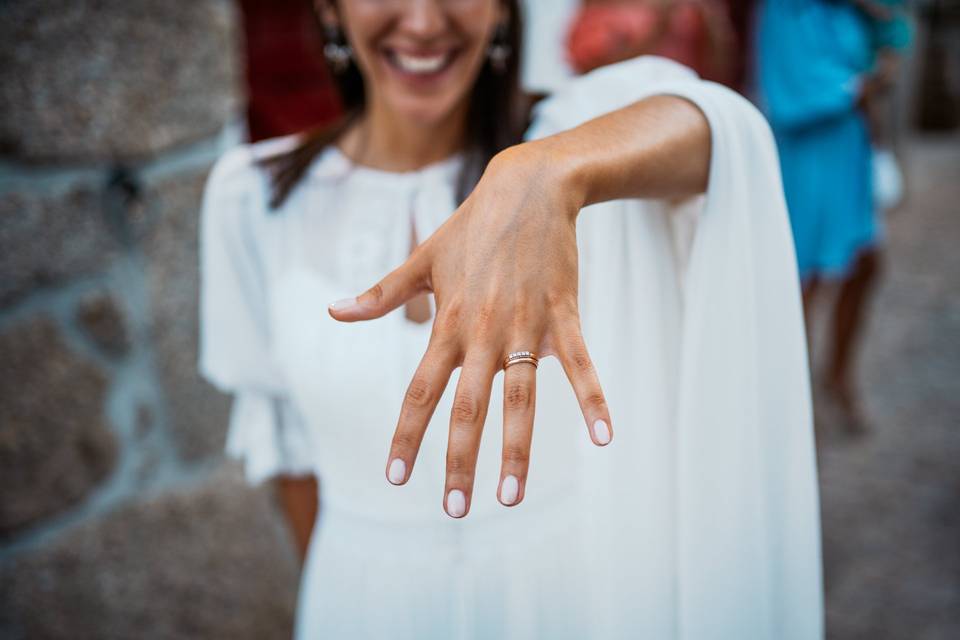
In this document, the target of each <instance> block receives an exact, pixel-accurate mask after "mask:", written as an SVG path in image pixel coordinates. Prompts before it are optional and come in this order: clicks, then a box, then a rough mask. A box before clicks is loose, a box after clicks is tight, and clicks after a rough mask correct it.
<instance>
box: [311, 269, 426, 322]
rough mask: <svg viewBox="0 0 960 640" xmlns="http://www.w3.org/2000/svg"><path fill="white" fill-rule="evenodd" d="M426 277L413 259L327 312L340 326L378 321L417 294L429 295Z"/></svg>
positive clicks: (337, 302)
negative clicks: (340, 323)
mask: <svg viewBox="0 0 960 640" xmlns="http://www.w3.org/2000/svg"><path fill="white" fill-rule="evenodd" d="M418 258H419V256H418ZM425 273H426V269H425V267H424V265H423V260H422V259H417V260H415V259H414V256H411V257H410V258H409V259H408V260H407V261H406V262H404V263H403V264H402V265H400V266H399V267H397V268H396V269H394V270H393V271H391V272H390V273H389V274H387V275H386V276H385V277H384V278H383V279H382V280H381V281H380V282H378V283H377V284H375V285H373V286H372V287H370V288H369V289H367V290H366V291H365V292H363V293H362V294H360V295H359V296H357V297H356V298H344V299H343V300H337V301H336V302H331V303H330V306H329V307H328V309H327V311H328V312H329V313H330V315H331V317H333V319H334V320H340V321H341V322H354V321H356V320H373V319H374V318H379V317H381V316H383V315H386V314H387V313H389V312H390V311H393V310H394V309H396V308H397V307H399V306H400V305H402V304H403V303H405V302H406V301H407V300H409V299H410V298H413V297H414V296H416V295H417V294H419V293H421V292H423V291H429V290H430V287H429V285H428V280H427V278H426V277H425Z"/></svg>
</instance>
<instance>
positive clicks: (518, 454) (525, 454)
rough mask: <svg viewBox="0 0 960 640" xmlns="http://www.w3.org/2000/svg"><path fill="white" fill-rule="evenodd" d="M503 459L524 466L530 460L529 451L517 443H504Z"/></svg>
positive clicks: (505, 461)
mask: <svg viewBox="0 0 960 640" xmlns="http://www.w3.org/2000/svg"><path fill="white" fill-rule="evenodd" d="M503 461H504V463H509V464H512V465H518V466H523V467H525V466H527V464H528V463H529V462H530V451H529V450H528V449H527V448H525V447H521V446H517V445H504V447H503Z"/></svg>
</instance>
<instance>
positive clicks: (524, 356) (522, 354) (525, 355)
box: [503, 351, 540, 369]
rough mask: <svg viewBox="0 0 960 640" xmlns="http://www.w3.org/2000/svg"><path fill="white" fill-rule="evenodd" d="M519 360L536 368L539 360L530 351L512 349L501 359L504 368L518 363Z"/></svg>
mask: <svg viewBox="0 0 960 640" xmlns="http://www.w3.org/2000/svg"><path fill="white" fill-rule="evenodd" d="M521 362H526V363H529V364H532V365H533V366H534V368H536V367H537V364H539V362H540V360H539V359H538V358H537V356H535V355H533V352H532V351H514V352H513V353H510V354H508V355H507V357H506V358H504V359H503V368H504V369H506V368H507V367H510V366H513V365H515V364H520V363H521Z"/></svg>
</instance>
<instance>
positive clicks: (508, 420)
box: [498, 342, 537, 507]
mask: <svg viewBox="0 0 960 640" xmlns="http://www.w3.org/2000/svg"><path fill="white" fill-rule="evenodd" d="M529 344H536V342H529ZM536 399H537V367H536V365H535V364H534V363H530V362H517V363H515V364H511V365H509V366H507V367H506V368H505V369H504V371H503V454H502V460H501V463H500V490H499V495H498V498H499V499H500V503H501V504H503V505H504V506H508V507H510V506H513V505H516V504H519V503H520V502H521V501H522V500H523V494H524V489H525V487H526V484H527V470H528V468H529V464H530V443H531V441H532V439H533V417H534V409H535V407H536Z"/></svg>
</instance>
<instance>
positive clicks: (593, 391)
mask: <svg viewBox="0 0 960 640" xmlns="http://www.w3.org/2000/svg"><path fill="white" fill-rule="evenodd" d="M559 342H560V345H559V349H558V350H557V351H558V353H557V355H558V357H559V359H560V363H561V364H562V365H563V370H564V371H565V372H566V374H567V379H568V380H570V384H571V385H572V386H573V391H574V393H575V394H576V396H577V401H578V402H579V403H580V410H581V411H582V412H583V418H584V420H586V423H587V430H588V431H589V433H590V439H591V440H592V441H593V443H594V444H595V445H597V446H600V447H603V446H606V445H608V444H610V441H611V440H613V426H612V423H611V422H610V410H609V409H608V408H607V400H606V398H605V397H604V395H603V389H602V388H601V387H600V379H599V378H598V377H597V371H596V369H594V367H593V361H592V360H590V354H589V353H588V352H587V345H586V344H585V343H584V341H583V336H582V335H581V334H580V329H579V327H576V328H575V329H574V330H573V331H571V332H570V333H569V334H568V335H566V336H564V339H563V340H561V341H559Z"/></svg>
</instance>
